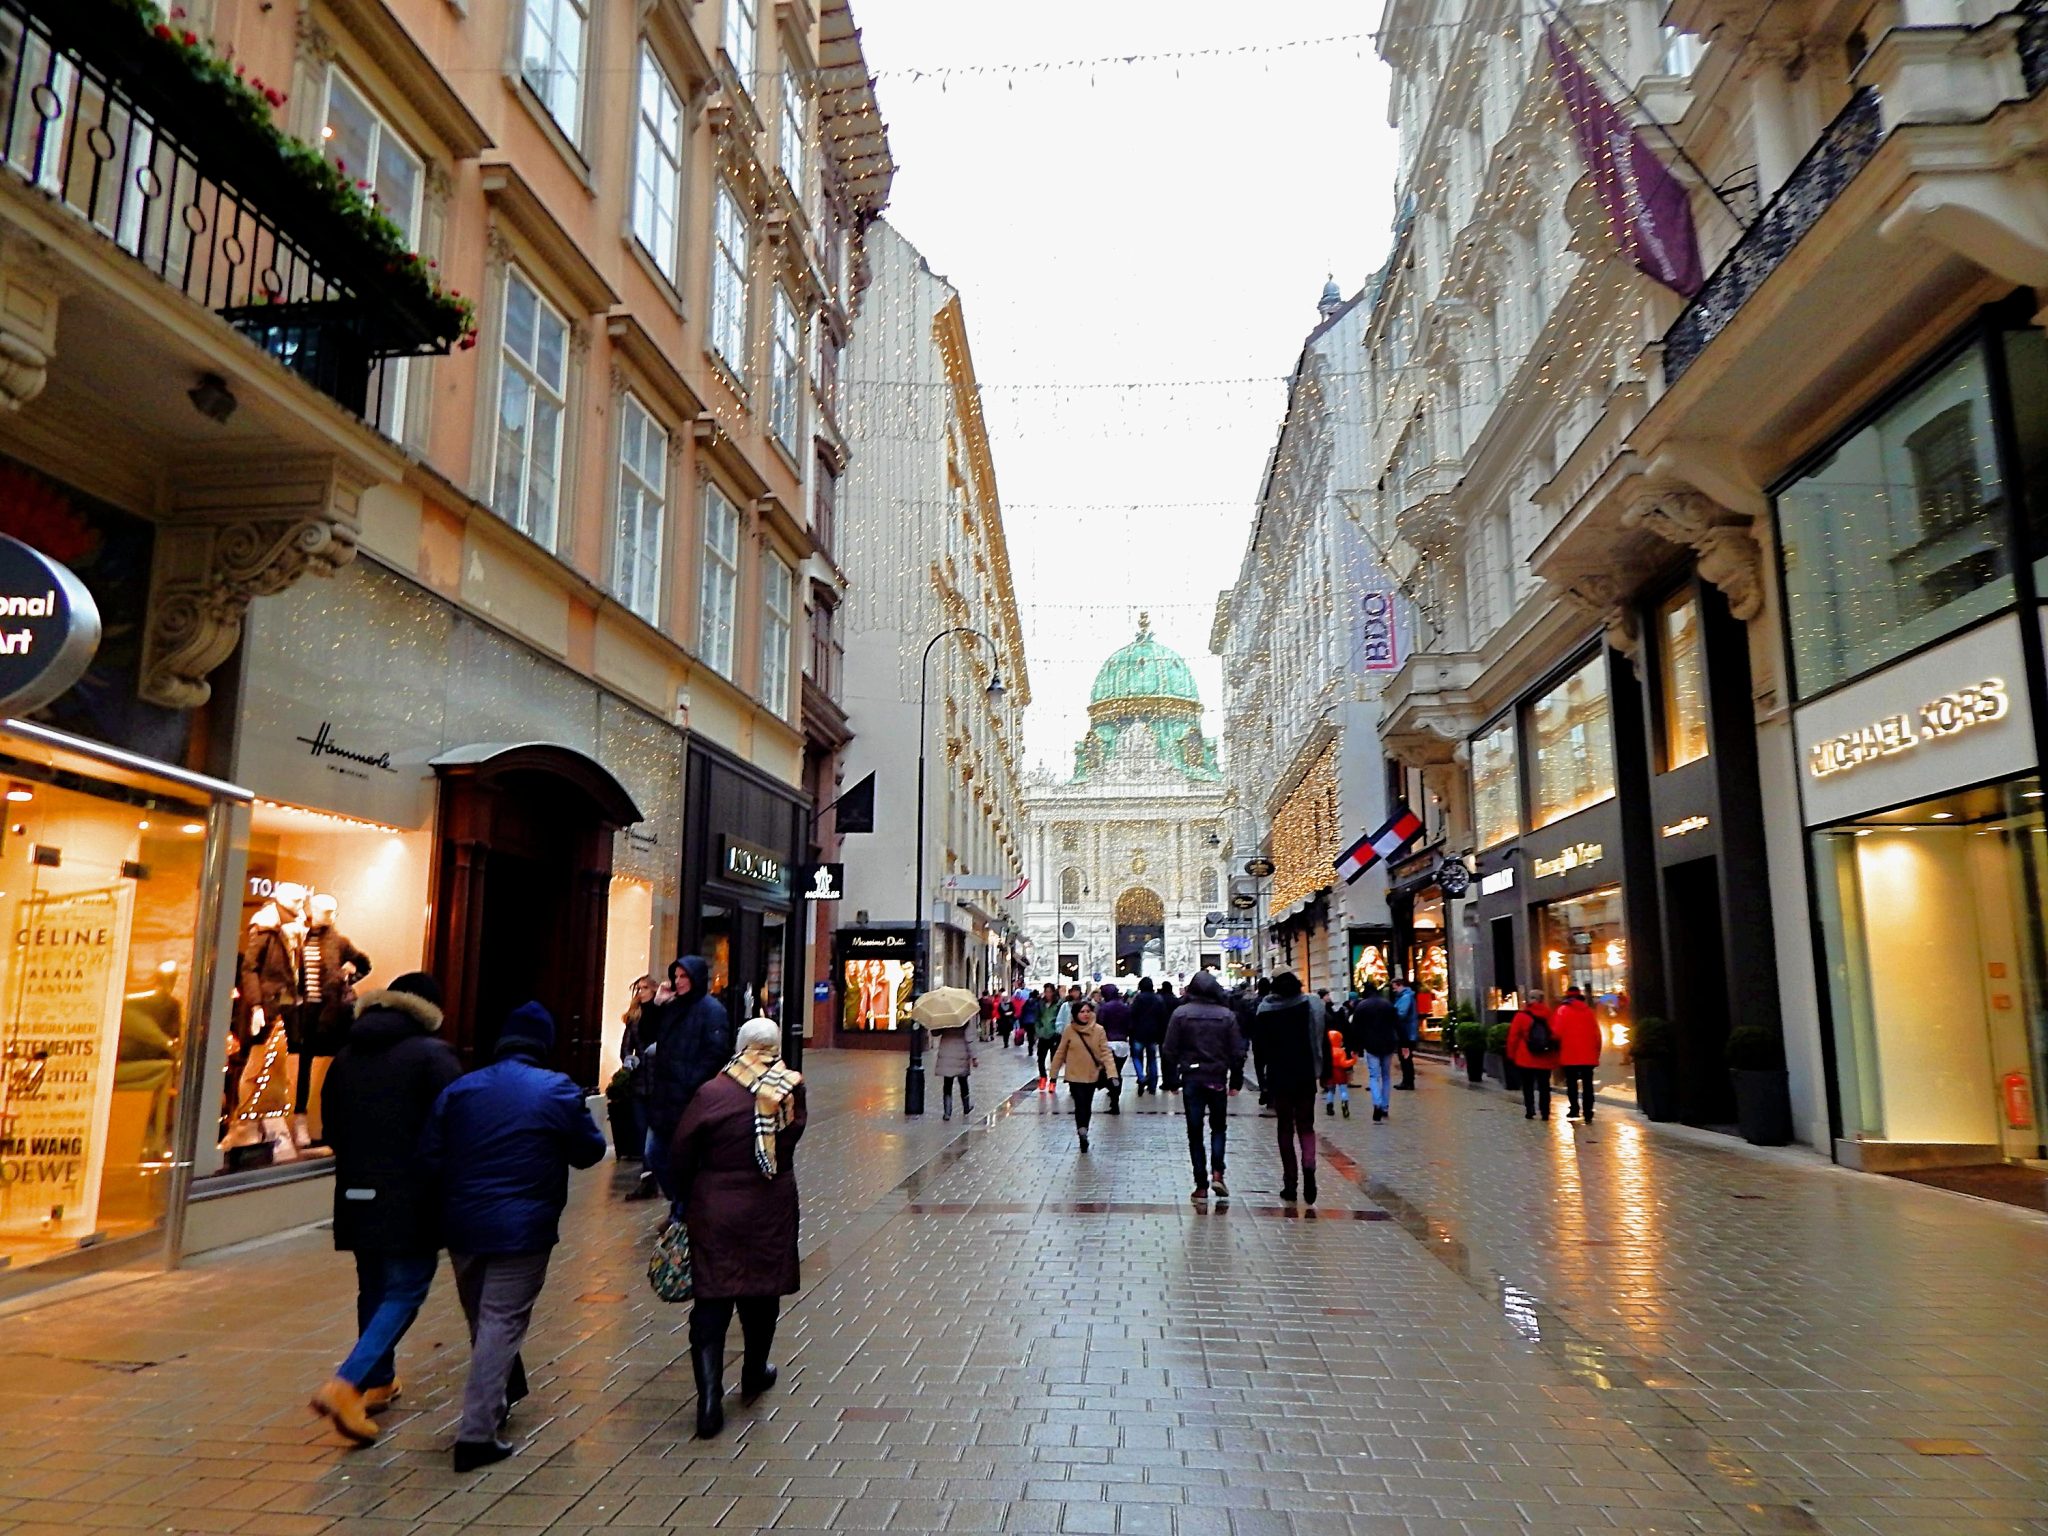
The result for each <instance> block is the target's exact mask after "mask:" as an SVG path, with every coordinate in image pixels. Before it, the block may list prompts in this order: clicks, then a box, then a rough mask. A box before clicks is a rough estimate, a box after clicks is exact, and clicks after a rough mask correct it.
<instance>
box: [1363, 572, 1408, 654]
mask: <svg viewBox="0 0 2048 1536" xmlns="http://www.w3.org/2000/svg"><path fill="white" fill-rule="evenodd" d="M1358 610H1359V615H1358V616H1359V625H1360V632H1361V637H1362V649H1363V652H1364V665H1365V670H1366V671H1368V672H1398V671H1400V670H1401V638H1400V632H1399V630H1398V628H1397V627H1396V625H1395V622H1394V594H1393V593H1391V592H1388V591H1385V590H1382V589H1370V590H1368V591H1366V592H1365V593H1363V594H1362V595H1361V596H1360V597H1359V599H1358Z"/></svg>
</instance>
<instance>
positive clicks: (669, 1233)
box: [647, 1220, 696, 1301]
mask: <svg viewBox="0 0 2048 1536" xmlns="http://www.w3.org/2000/svg"><path fill="white" fill-rule="evenodd" d="M647 1283H648V1285H649V1286H651V1287H653V1290H654V1294H655V1295H656V1296H658V1297H659V1298H660V1299H661V1300H663V1301H688V1300H689V1299H690V1297H691V1295H692V1294H693V1293H694V1292H695V1289H696V1287H695V1286H694V1285H693V1284H692V1283H691V1280H690V1234H689V1232H688V1231H687V1230H686V1229H685V1228H684V1226H683V1224H682V1223H681V1222H680V1221H668V1220H664V1221H663V1223H662V1225H661V1228H660V1229H659V1230H658V1231H657V1232H656V1233H655V1234H654V1251H653V1252H652V1253H650V1254H648V1256H647Z"/></svg>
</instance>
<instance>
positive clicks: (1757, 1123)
mask: <svg viewBox="0 0 2048 1536" xmlns="http://www.w3.org/2000/svg"><path fill="white" fill-rule="evenodd" d="M1728 1077H1729V1080H1730V1081H1731V1082H1733V1083H1734V1084H1735V1119H1736V1123H1737V1124H1738V1125H1740V1126H1741V1127H1742V1139H1743V1140H1744V1141H1746V1142H1748V1143H1749V1144H1750V1145H1751V1146H1757V1147H1782V1146H1784V1145H1785V1144H1786V1143H1787V1142H1789V1141H1790V1140H1791V1139H1792V1088H1791V1084H1790V1081H1789V1079H1788V1078H1787V1077H1786V1075H1785V1074H1784V1073H1783V1072H1740V1071H1736V1070H1734V1069H1733V1068H1731V1069H1730V1070H1729V1073H1728Z"/></svg>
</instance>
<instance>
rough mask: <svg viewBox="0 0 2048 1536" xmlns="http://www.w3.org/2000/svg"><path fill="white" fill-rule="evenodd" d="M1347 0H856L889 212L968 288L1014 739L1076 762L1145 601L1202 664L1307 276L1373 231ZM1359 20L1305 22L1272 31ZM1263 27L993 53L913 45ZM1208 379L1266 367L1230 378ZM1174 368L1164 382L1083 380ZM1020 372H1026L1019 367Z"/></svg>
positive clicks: (1370, 133)
mask: <svg viewBox="0 0 2048 1536" xmlns="http://www.w3.org/2000/svg"><path fill="white" fill-rule="evenodd" d="M1378 14H1379V7H1378V6H1377V5H1374V6H1372V7H1370V8H1368V7H1367V6H1366V5H1365V4H1362V3H1361V0H1267V3H1265V4H1254V5H1246V4H1242V3H1233V4H1223V3H1219V0H1034V3H1032V4H1029V5H998V4H993V3H990V0H856V3H855V10H854V17H855V21H856V22H857V23H858V25H859V26H860V28H861V31H862V38H863V44H864V47H865V49H866V53H867V58H868V64H869V67H870V68H871V69H873V70H875V71H877V72H878V73H879V74H880V76H881V78H880V80H879V82H878V84H877V95H878V96H879V98H880V101H881V106H882V113H883V116H884V117H885V118H886V119H887V120H888V123H889V142H890V147H891V148H892V150H893V151H894V153H895V157H896V162H897V165H898V171H897V175H896V182H895V188H894V192H893V194H892V198H891V206H890V209H889V212H888V215H887V216H888V218H889V219H890V220H891V221H892V222H893V223H894V224H895V225H896V227H897V228H898V229H899V230H901V231H902V232H903V234H904V235H905V236H906V237H907V238H908V239H910V241H911V242H912V243H913V244H915V245H916V246H917V247H918V248H919V249H920V250H922V251H923V252H924V255H925V257H926V259H927V260H928V261H929V262H930V263H931V266H932V268H933V270H934V271H937V272H940V273H943V274H944V275H945V276H946V277H948V278H949V279H951V281H952V282H953V283H954V284H955V286H957V287H958V288H959V289H960V291H961V294H962V302H963V304H964V305H965V307H966V314H967V325H968V331H969V335H970V338H971V341H972V345H973V348H974V361H975V368H976V371H977V373H978V374H979V375H980V378H981V380H982V383H983V385H984V389H983V399H982V403H983V410H984V413H985V415H986V417H987V419H988V422H989V426H990V431H991V435H992V438H993V446H994V451H995V461H996V476H997V481H998V485H999V488H1000V491H1001V495H1002V499H1003V506H1004V522H1005V525H1006V527H1007V529H1008V533H1009V541H1010V556H1011V563H1012V567H1013V569H1014V572H1015V575H1016V582H1017V596H1018V600H1019V603H1020V604H1021V606H1022V609H1023V616H1024V625H1025V651H1026V656H1027V658H1028V662H1029V665H1030V669H1031V686H1032V695H1033V704H1032V708H1031V712H1030V715H1029V717H1028V719H1027V722H1026V749H1027V753H1028V756H1029V759H1030V761H1032V762H1033V763H1040V762H1043V763H1048V764H1052V765H1054V766H1056V767H1059V768H1061V769H1065V768H1067V767H1068V766H1070V764H1071V750H1072V746H1073V743H1074V741H1075V739H1076V738H1077V737H1078V736H1079V735H1080V733H1081V731H1082V729H1083V727H1084V725H1085V723H1086V705H1087V691H1088V685H1089V683H1090V681H1091V680H1092V679H1093V677H1094V674H1095V669H1096V667H1097V666H1098V665H1099V664H1100V663H1101V661H1102V659H1103V658H1104V657H1105V656H1106V655H1107V654H1108V653H1109V652H1110V651H1112V650H1113V649H1115V648H1116V647H1117V646H1118V645H1121V644H1122V643H1123V642H1124V641H1125V640H1127V639H1129V638H1130V637H1131V635H1132V634H1133V633H1134V632H1135V629H1136V623H1137V614H1138V611H1139V610H1140V609H1146V610H1148V611H1149V612H1150V613H1151V615H1152V625H1153V628H1154V630H1155V631H1156V632H1157V633H1158V634H1159V636H1160V638H1161V639H1162V640H1163V641H1165V643H1167V644H1169V645H1171V646H1173V647H1174V648H1175V649H1177V650H1179V651H1180V652H1182V654H1184V655H1185V656H1187V657H1188V659H1189V660H1190V661H1191V662H1192V663H1194V664H1195V667H1196V676H1197V677H1198V678H1199V680H1200V682H1201V686H1202V693H1203V702H1204V703H1205V704H1207V705H1208V706H1209V708H1210V711H1211V715H1210V721H1209V728H1210V729H1211V730H1212V731H1213V730H1214V729H1216V726H1217V720H1216V716H1215V713H1214V711H1215V707H1216V704H1217V702H1218V701H1217V693H1218V690H1219V687H1220V681H1219V675H1218V669H1217V666H1216V663H1215V659H1214V658H1213V657H1211V656H1210V655H1209V625H1210V620H1211V618H1212V616H1213V613H1214V609H1215V601H1216V594H1217V592H1218V591H1219V590H1220V589H1222V588H1223V587H1226V586H1228V585H1229V584H1230V582H1231V581H1232V580H1233V579H1234V577H1235V575H1236V572H1237V567H1238V562H1239V559H1240V558H1241V556H1242V554H1243V552H1244V540H1245V535H1246V532H1247V530H1248V528H1249V526H1250V517H1251V511H1252V508H1253V505H1254V503H1255V500H1256V498H1257V495H1258V489H1259V480H1260V476H1261V473H1262V472H1263V469H1264V465H1265V460H1266V454H1267V452H1268V450H1269V449H1270V448H1271V446H1272V442H1273V436H1274V433H1275V431H1276V430H1277V428H1278V425H1279V420H1280V414H1281V412H1282V410H1283V409H1284V407H1285V400H1286V396H1285V386H1284V384H1283V383H1282V382H1280V381H1281V380H1282V379H1283V378H1284V376H1285V375H1286V373H1287V371H1288V370H1289V369H1290V368H1291V367H1292V366H1293V364H1294V360H1295V357H1296V356H1297V354H1298V353H1299V352H1300V349H1301V342H1302V338H1303V336H1304V335H1305V334H1306V333H1307V331H1308V330H1309V328H1310V327H1311V326H1313V325H1314V323H1315V321H1316V311H1315V303H1316V298H1317V296H1318V295H1319V294H1320V293H1321V291H1322V286H1323V282H1324V279H1325V277H1326V276H1327V275H1329V274H1331V273H1334V274H1335V276H1336V279H1337V282H1338V284H1339V286H1340V287H1342V289H1343V291H1344V292H1345V293H1346V294H1347V295H1348V294H1351V293H1353V292H1355V291H1356V290H1357V289H1358V287H1359V286H1360V285H1361V284H1362V283H1363V282H1364V281H1365V279H1366V277H1367V276H1368V275H1369V274H1370V273H1371V271H1372V270H1373V269H1374V268H1375V267H1377V266H1378V264H1379V263H1380V261H1381V260H1382V258H1383V257H1384V255H1385V252H1386V249H1387V240H1388V233H1389V228H1390V225H1391V222H1392V195H1393V194H1392V183H1393V172H1394V142H1393V136H1392V134H1391V133H1390V131H1389V130H1388V128H1387V125H1386V115H1387V114H1386V85H1385V78H1386V76H1385V70H1384V68H1383V66H1381V64H1380V63H1379V61H1378V60H1377V59H1376V58H1375V57H1374V55H1373V52H1372V47H1371V44H1370V42H1369V40H1367V39H1366V38H1365V37H1364V36H1363V34H1365V33H1367V32H1369V31H1370V30H1371V28H1372V26H1373V25H1374V23H1375V22H1376V21H1377V19H1378ZM1338 36H1349V37H1351V39H1352V40H1350V41H1345V42H1340V43H1333V44H1329V45H1326V46H1321V47H1313V48H1280V49H1274V48H1273V45H1276V44H1288V43H1294V42H1297V41H1300V40H1304V39H1317V38H1331V37H1338ZM1247 46H1250V47H1261V48H1266V49H1271V50H1272V51H1266V52H1259V53H1253V54H1248V55H1239V56H1237V57H1219V58H1200V59H1178V60H1172V61H1155V62H1144V61H1141V62H1137V63H1134V64H1128V65H1126V64H1109V65H1103V66H1100V67H1097V68H1093V69H1064V70H1056V71H1046V72H1033V71H1029V70H1025V71H1022V72H1017V73H998V74H992V75H982V76H974V75H966V74H952V75H947V76H938V75H934V74H926V75H925V76H924V78H918V77H917V76H916V74H914V73H912V72H914V71H935V70H943V69H948V68H952V69H959V68H961V67H964V66H974V65H989V64H996V65H1003V64H1008V65H1029V64H1032V63H1037V62H1040V61H1057V60H1071V59H1077V58H1094V57H1100V56H1122V55H1126V54H1149V55H1157V54H1162V53H1188V52H1192V51H1196V50H1202V49H1227V48H1244V47H1247ZM1205 380H1258V382H1238V383H1229V384H1213V383H1198V382H1194V381H1205ZM1142 381H1181V382H1178V383H1176V384H1174V385H1173V387H1168V388H1157V387H1155V388H1138V389H1123V388H1102V387H1099V386H1103V385H1122V384H1128V383H1132V382H1142ZM1017 386H1034V387H1029V388H1019V387H1017Z"/></svg>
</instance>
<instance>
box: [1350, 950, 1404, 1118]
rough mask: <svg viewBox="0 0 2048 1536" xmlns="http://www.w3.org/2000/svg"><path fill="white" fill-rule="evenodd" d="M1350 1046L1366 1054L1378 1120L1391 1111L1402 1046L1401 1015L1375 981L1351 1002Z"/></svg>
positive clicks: (1363, 1054)
mask: <svg viewBox="0 0 2048 1536" xmlns="http://www.w3.org/2000/svg"><path fill="white" fill-rule="evenodd" d="M1349 1043H1350V1045H1351V1048H1352V1049H1353V1050H1354V1051H1355V1052H1356V1053H1357V1054H1359V1055H1360V1056H1363V1057H1364V1058H1365V1081H1366V1087H1367V1089H1368V1091H1369V1092H1370V1093H1371V1095H1372V1118H1373V1120H1374V1122H1375V1123H1377V1122H1379V1121H1381V1120H1384V1119H1386V1118H1387V1116H1388V1114H1389V1113H1390V1112H1391V1101H1392V1099H1393V1094H1392V1093H1391V1092H1389V1089H1391V1087H1392V1086H1393V1078H1394V1057H1395V1056H1396V1055H1397V1054H1398V1053H1399V1052H1400V1049H1401V1016H1400V1014H1399V1013H1397V1012H1395V1010H1394V1005H1393V1004H1392V1003H1391V1002H1389V1001H1388V1000H1387V999H1386V998H1385V997H1384V996H1382V995H1381V993H1380V989H1379V988H1378V987H1377V986H1375V985H1374V984H1373V983H1372V982H1369V981H1368V982H1367V983H1366V984H1365V989H1364V990H1363V991H1362V992H1360V993H1359V994H1358V997H1357V999H1356V1001H1354V1002H1353V1003H1352V1005H1351V1037H1350V1042H1349Z"/></svg>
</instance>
